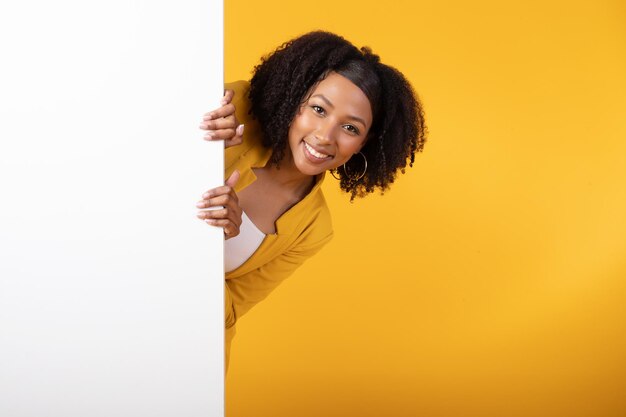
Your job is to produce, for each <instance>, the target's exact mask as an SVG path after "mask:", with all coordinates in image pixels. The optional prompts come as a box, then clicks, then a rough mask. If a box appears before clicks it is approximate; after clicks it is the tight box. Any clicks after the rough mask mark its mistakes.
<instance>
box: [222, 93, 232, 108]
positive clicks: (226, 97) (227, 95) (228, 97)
mask: <svg viewBox="0 0 626 417" xmlns="http://www.w3.org/2000/svg"><path fill="white" fill-rule="evenodd" d="M234 96H235V91H234V90H224V97H222V105H224V104H228V103H230V102H231V101H232V100H233V97H234Z"/></svg>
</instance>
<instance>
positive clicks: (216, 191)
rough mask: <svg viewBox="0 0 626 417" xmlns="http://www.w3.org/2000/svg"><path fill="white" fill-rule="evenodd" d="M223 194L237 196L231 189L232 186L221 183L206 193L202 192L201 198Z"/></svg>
mask: <svg viewBox="0 0 626 417" xmlns="http://www.w3.org/2000/svg"><path fill="white" fill-rule="evenodd" d="M223 194H231V195H232V196H233V198H235V199H236V198H237V194H236V193H235V190H234V189H233V187H230V186H228V185H222V186H219V187H215V188H212V189H210V190H208V191H207V192H206V193H204V194H202V199H203V200H208V199H210V198H214V197H217V196H219V195H223Z"/></svg>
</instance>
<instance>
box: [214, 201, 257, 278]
mask: <svg viewBox="0 0 626 417" xmlns="http://www.w3.org/2000/svg"><path fill="white" fill-rule="evenodd" d="M263 239H265V233H263V232H262V231H260V230H259V229H258V228H257V227H256V225H255V224H254V223H252V220H250V218H249V217H248V216H246V213H245V212H243V211H242V212H241V226H239V234H238V235H237V236H235V237H231V238H230V239H228V240H225V241H224V270H225V271H226V272H230V271H234V270H235V269H237V268H239V267H240V266H241V265H243V263H244V262H245V261H247V260H248V258H250V257H251V256H252V254H253V253H254V252H256V250H257V249H258V248H259V246H261V243H262V242H263Z"/></svg>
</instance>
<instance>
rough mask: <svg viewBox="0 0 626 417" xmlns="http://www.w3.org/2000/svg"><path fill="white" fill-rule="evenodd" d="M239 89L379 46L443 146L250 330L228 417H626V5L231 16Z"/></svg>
mask: <svg viewBox="0 0 626 417" xmlns="http://www.w3.org/2000/svg"><path fill="white" fill-rule="evenodd" d="M225 4H226V14H225V27H226V35H225V37H226V80H229V81H230V80H236V79H249V78H250V71H251V69H252V68H253V66H254V65H256V64H257V63H258V62H259V58H260V56H261V55H263V54H266V53H268V52H270V51H272V50H273V49H274V48H275V47H276V46H277V45H279V44H281V43H282V42H284V41H286V40H288V39H290V38H292V37H294V36H297V35H299V34H302V33H304V32H307V31H310V30H313V29H318V28H319V29H326V30H330V31H334V32H337V33H339V34H341V35H343V36H345V37H346V38H347V39H348V40H350V41H352V42H353V43H355V44H356V45H357V46H362V45H368V46H371V47H372V48H373V50H374V52H376V53H378V54H379V55H380V56H381V58H382V60H383V61H384V62H385V63H387V64H390V65H392V66H395V67H397V68H398V69H400V70H401V71H402V72H403V73H404V74H405V75H406V76H407V78H408V79H409V80H410V81H411V82H412V84H413V85H414V87H415V89H416V90H417V91H418V93H419V95H420V97H421V99H422V101H423V103H424V106H425V110H426V117H427V123H428V127H429V131H430V134H429V140H428V142H427V144H426V147H425V152H424V153H423V154H420V155H418V157H417V159H416V164H415V167H414V168H413V169H410V170H408V171H407V174H406V175H404V176H401V177H400V178H399V179H398V181H397V183H396V184H394V186H393V188H392V189H391V190H390V191H389V192H388V193H386V194H385V195H384V196H382V197H381V196H379V195H371V196H369V197H367V198H366V199H364V200H360V201H356V202H355V203H353V204H350V203H349V202H348V200H349V198H348V197H347V195H343V194H341V193H339V192H338V191H337V187H336V184H335V181H334V180H333V178H332V177H329V178H328V180H327V182H326V183H325V184H324V191H325V193H326V196H327V199H328V202H329V205H330V208H331V211H332V213H333V220H334V228H335V238H334V240H333V241H332V242H331V243H330V244H329V245H328V246H327V247H326V248H325V249H323V250H322V252H321V253H320V254H318V255H317V256H316V257H315V258H313V259H311V260H310V261H308V263H307V264H305V265H304V266H303V267H302V268H301V269H300V270H299V271H298V272H297V273H296V274H295V275H294V276H292V277H291V278H289V279H288V280H287V281H286V282H285V283H283V284H282V285H281V287H279V288H278V289H277V290H276V291H275V292H274V293H273V294H272V295H271V296H270V297H269V298H268V299H267V300H266V301H264V302H263V303H261V304H260V305H258V306H257V307H255V308H254V309H253V310H252V311H251V312H250V313H249V314H248V315H247V316H246V317H244V318H243V319H242V320H241V321H240V322H239V324H238V334H237V336H236V338H235V340H234V344H233V350H232V357H231V358H232V359H231V364H230V371H229V374H228V378H227V387H226V388H227V403H226V406H227V410H228V416H229V417H243V416H246V417H266V416H267V417H283V416H285V417H287V416H289V417H334V416H338V417H339V416H341V417H345V416H359V417H374V416H376V417H379V416H393V417H396V416H463V417H465V416H498V417H500V416H507V417H509V416H594V417H596V416H624V415H626V311H625V310H626V309H625V307H624V305H625V302H626V122H625V120H626V3H625V2H623V1H591V0H590V1H586V2H580V1H547V2H546V1H534V0H533V1H526V2H515V3H513V2H501V1H491V2H488V1H471V2H470V1H466V2H462V1H449V2H435V1H428V2H424V1H339V0H333V1H326V0H317V1H311V2H293V3H289V2H285V1H279V0H264V1H243V0H226V1H225Z"/></svg>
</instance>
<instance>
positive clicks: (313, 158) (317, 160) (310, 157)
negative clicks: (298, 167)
mask: <svg viewBox="0 0 626 417" xmlns="http://www.w3.org/2000/svg"><path fill="white" fill-rule="evenodd" d="M307 146H310V147H311V148H313V150H315V152H319V153H321V154H324V155H326V153H324V152H322V151H320V150H319V149H318V148H317V147H315V146H313V145H311V144H310V143H308V142H306V141H304V140H303V141H302V149H303V152H304V156H305V157H306V158H307V160H309V161H310V162H312V163H314V164H321V163H324V162H326V161H328V160H330V159H332V158H333V156H332V155H328V156H327V157H326V158H318V157H317V156H315V155H313V154H312V153H311V152H309V150H308V149H307Z"/></svg>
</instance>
